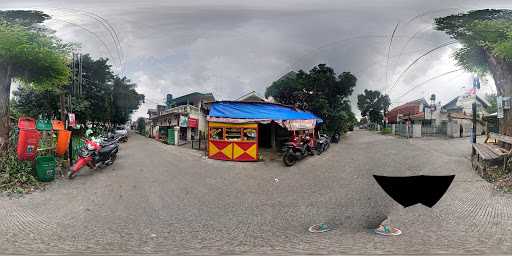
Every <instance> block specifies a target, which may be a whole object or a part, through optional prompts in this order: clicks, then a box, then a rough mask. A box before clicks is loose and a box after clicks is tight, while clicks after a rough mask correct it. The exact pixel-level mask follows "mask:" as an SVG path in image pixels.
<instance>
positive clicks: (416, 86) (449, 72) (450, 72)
mask: <svg viewBox="0 0 512 256" xmlns="http://www.w3.org/2000/svg"><path fill="white" fill-rule="evenodd" d="M461 70H464V69H463V68H459V69H455V70H451V71H448V72H444V73H442V74H440V75H437V76H434V77H431V78H429V79H427V80H425V81H423V82H421V83H419V84H417V85H415V86H413V87H412V88H411V89H409V90H408V91H406V92H405V93H404V94H402V95H400V96H399V97H398V98H402V97H404V96H405V95H407V94H409V93H411V92H412V91H414V90H415V89H417V88H419V87H421V86H423V85H425V84H426V83H428V82H430V81H432V80H435V79H438V78H440V77H443V76H446V75H449V74H452V73H455V72H458V71H461Z"/></svg>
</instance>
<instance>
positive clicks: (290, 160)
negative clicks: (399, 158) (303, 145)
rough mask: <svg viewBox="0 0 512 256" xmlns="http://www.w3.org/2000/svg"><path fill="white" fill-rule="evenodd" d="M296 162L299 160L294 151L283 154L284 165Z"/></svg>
mask: <svg viewBox="0 0 512 256" xmlns="http://www.w3.org/2000/svg"><path fill="white" fill-rule="evenodd" d="M295 162H297V159H295V156H294V155H293V154H292V153H290V152H289V151H287V152H286V153H284V156H283V163H284V165H286V166H292V165H294V164H295Z"/></svg>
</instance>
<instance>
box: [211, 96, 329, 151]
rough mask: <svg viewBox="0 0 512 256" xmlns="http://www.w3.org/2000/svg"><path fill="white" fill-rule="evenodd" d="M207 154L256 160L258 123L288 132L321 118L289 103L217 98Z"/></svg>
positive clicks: (313, 124) (314, 125)
mask: <svg viewBox="0 0 512 256" xmlns="http://www.w3.org/2000/svg"><path fill="white" fill-rule="evenodd" d="M207 120H208V149H207V152H208V157H209V158H211V159H217V160H228V161H258V160H259V155H258V152H259V148H258V147H259V145H258V141H259V139H260V138H259V135H260V134H259V125H265V124H270V123H273V124H276V125H279V126H281V127H284V128H286V129H288V130H289V131H299V130H311V131H313V129H314V128H315V127H316V125H317V124H319V123H321V122H322V119H320V118H319V117H317V116H315V115H314V114H312V113H310V112H306V111H302V110H299V109H296V108H293V107H290V106H285V105H281V104H275V103H268V102H239V101H216V102H212V103H210V112H209V114H208V118H207Z"/></svg>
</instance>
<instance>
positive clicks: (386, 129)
mask: <svg viewBox="0 0 512 256" xmlns="http://www.w3.org/2000/svg"><path fill="white" fill-rule="evenodd" d="M382 134H391V127H386V128H383V129H382Z"/></svg>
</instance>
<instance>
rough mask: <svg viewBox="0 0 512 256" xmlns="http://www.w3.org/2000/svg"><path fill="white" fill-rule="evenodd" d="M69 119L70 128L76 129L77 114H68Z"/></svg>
mask: <svg viewBox="0 0 512 256" xmlns="http://www.w3.org/2000/svg"><path fill="white" fill-rule="evenodd" d="M68 118H69V126H71V127H73V128H74V127H76V119H75V114H74V113H69V114H68Z"/></svg>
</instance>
